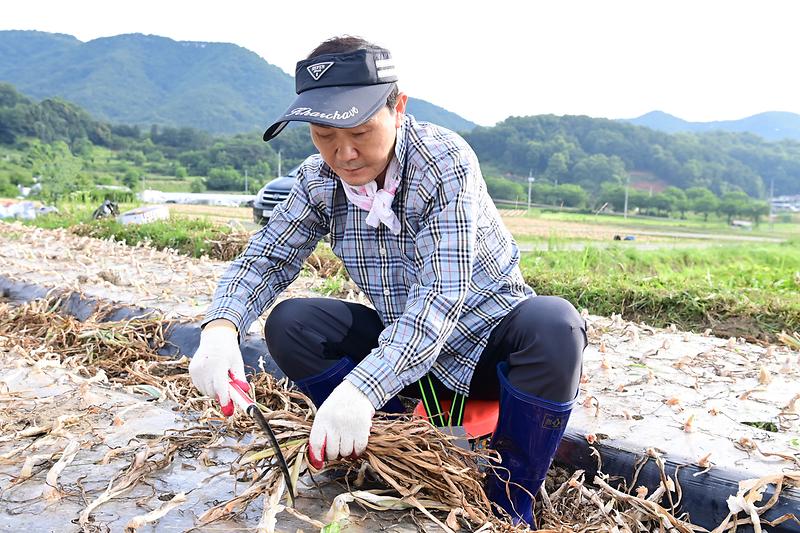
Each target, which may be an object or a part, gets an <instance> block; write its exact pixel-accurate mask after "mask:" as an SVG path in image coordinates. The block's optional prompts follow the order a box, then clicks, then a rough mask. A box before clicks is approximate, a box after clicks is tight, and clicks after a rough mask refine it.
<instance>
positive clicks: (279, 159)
mask: <svg viewBox="0 0 800 533" xmlns="http://www.w3.org/2000/svg"><path fill="white" fill-rule="evenodd" d="M281 176H283V173H282V172H281V151H280V149H278V177H279V178H280V177H281Z"/></svg>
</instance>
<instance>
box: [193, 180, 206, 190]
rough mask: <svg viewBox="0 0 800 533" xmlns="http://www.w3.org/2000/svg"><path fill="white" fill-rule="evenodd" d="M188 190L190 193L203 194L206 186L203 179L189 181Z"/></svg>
mask: <svg viewBox="0 0 800 533" xmlns="http://www.w3.org/2000/svg"><path fill="white" fill-rule="evenodd" d="M189 190H190V191H191V192H205V190H206V184H205V183H204V182H203V178H194V179H192V180H190V181H189Z"/></svg>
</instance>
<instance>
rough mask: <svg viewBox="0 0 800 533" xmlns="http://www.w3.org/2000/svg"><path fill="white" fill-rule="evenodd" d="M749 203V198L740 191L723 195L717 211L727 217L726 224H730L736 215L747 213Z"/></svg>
mask: <svg viewBox="0 0 800 533" xmlns="http://www.w3.org/2000/svg"><path fill="white" fill-rule="evenodd" d="M750 201H751V200H750V197H749V196H747V194H745V193H744V192H742V191H733V192H729V193H725V194H724V195H723V196H722V200H721V201H720V203H719V208H718V210H719V212H720V213H722V214H723V215H725V216H726V217H727V220H728V224H730V223H731V222H732V221H733V217H735V216H736V215H743V214H746V213H747V211H748V209H749V205H750Z"/></svg>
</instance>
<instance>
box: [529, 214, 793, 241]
mask: <svg viewBox="0 0 800 533" xmlns="http://www.w3.org/2000/svg"><path fill="white" fill-rule="evenodd" d="M525 216H527V217H530V218H539V219H543V220H554V221H562V222H577V223H586V224H595V225H600V226H609V227H615V228H620V229H623V228H628V229H646V230H653V231H683V232H702V233H720V234H725V235H752V236H761V237H788V238H791V237H800V214H797V213H795V214H791V213H781V214H776V219H777V221H775V222H774V223H773V224H770V223H769V222H767V221H762V222H761V223H760V224H759V226H757V227H753V228H752V229H749V230H748V229H741V228H734V227H731V226H729V225H728V224H727V221H726V220H725V219H724V218H717V217H713V216H712V217H709V220H708V221H705V220H704V219H703V217H701V216H698V215H696V214H694V213H688V214H687V215H686V218H685V219H681V218H659V217H640V216H629V217H628V218H627V219H626V218H624V217H623V216H622V215H610V214H602V213H601V214H597V215H594V214H583V213H570V212H566V211H555V210H542V209H531V210H529V211H528V213H527V215H525Z"/></svg>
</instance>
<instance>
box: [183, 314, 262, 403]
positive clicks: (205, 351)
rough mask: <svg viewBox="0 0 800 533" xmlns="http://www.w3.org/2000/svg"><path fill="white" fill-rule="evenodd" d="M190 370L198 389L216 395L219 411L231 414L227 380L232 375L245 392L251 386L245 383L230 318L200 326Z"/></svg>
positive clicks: (240, 355) (242, 365) (234, 330)
mask: <svg viewBox="0 0 800 533" xmlns="http://www.w3.org/2000/svg"><path fill="white" fill-rule="evenodd" d="M226 323H227V324H226ZM189 374H190V375H191V376H192V382H193V383H194V386H195V387H197V389H198V390H199V391H200V392H202V393H203V394H205V395H206V396H211V397H212V398H213V397H216V398H217V400H218V401H219V403H220V405H221V406H222V414H224V415H225V416H231V415H232V414H233V410H234V408H233V402H231V398H230V393H229V392H228V383H229V382H230V380H231V379H235V380H237V382H239V386H240V387H242V388H243V389H244V390H245V392H247V391H249V390H250V387H249V386H248V385H247V379H246V378H245V374H244V362H243V361H242V352H241V351H240V350H239V334H238V333H237V332H236V327H234V326H233V324H232V323H231V322H229V321H227V320H225V321H222V322H217V321H212V322H210V323H208V324H207V325H206V327H204V328H203V331H202V332H201V333H200V346H198V347H197V351H196V352H195V353H194V355H193V356H192V360H191V362H190V363H189Z"/></svg>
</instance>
